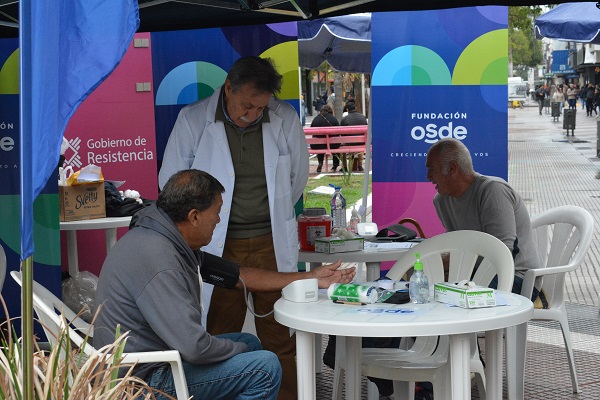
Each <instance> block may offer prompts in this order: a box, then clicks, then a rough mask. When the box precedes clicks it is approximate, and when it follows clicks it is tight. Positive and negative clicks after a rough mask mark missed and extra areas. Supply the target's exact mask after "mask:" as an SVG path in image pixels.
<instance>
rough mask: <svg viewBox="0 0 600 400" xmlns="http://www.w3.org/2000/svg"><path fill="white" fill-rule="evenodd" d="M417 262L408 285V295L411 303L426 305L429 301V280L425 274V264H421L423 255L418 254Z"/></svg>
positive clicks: (416, 255)
mask: <svg viewBox="0 0 600 400" xmlns="http://www.w3.org/2000/svg"><path fill="white" fill-rule="evenodd" d="M415 257H417V261H415V265H414V267H413V268H414V272H413V274H412V276H411V277H410V282H409V285H408V293H409V296H410V301H411V302H413V303H415V304H424V303H427V302H428V301H429V280H428V279H427V275H425V273H424V272H423V263H422V262H421V258H420V257H421V254H419V253H416V254H415Z"/></svg>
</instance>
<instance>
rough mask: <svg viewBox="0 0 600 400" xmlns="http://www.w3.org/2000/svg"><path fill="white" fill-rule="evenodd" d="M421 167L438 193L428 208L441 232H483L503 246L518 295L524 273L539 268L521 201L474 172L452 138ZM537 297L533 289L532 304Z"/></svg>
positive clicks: (502, 184) (500, 184)
mask: <svg viewBox="0 0 600 400" xmlns="http://www.w3.org/2000/svg"><path fill="white" fill-rule="evenodd" d="M425 165H426V167H427V180H428V181H430V182H431V183H433V184H434V185H435V188H436V190H437V191H438V193H437V194H436V195H435V197H434V199H433V204H434V206H435V209H436V211H437V214H438V217H439V218H440V220H441V221H442V224H443V225H444V228H446V231H448V232H450V231H456V230H464V229H468V230H474V231H481V232H486V233H489V234H490V235H492V236H495V237H496V238H498V239H500V240H501V241H502V242H503V243H504V244H506V246H507V247H508V249H509V250H511V252H512V254H513V258H514V260H515V280H514V285H513V290H512V291H513V292H514V293H520V292H521V286H522V283H523V279H522V278H523V276H524V275H525V272H526V271H527V270H528V269H535V268H540V266H541V260H540V257H539V254H538V250H537V246H536V245H535V243H534V241H533V232H532V230H531V220H530V219H529V213H528V212H527V209H526V208H525V204H524V203H523V200H522V199H521V196H520V195H519V194H518V193H517V192H516V191H515V190H514V189H513V188H512V187H510V186H509V185H508V183H507V182H506V181H504V180H503V179H500V178H497V177H491V176H484V175H480V174H478V173H476V172H475V171H474V170H473V161H472V159H471V155H470V153H469V150H468V149H467V147H466V146H465V145H464V144H463V143H462V142H461V141H460V140H457V139H453V138H448V139H442V140H439V141H437V142H436V143H435V144H433V145H432V146H431V148H430V149H429V151H428V153H427V161H426V164H425ZM537 297H538V291H537V290H536V289H534V293H533V299H532V300H535V299H536V298H537Z"/></svg>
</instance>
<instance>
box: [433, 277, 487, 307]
mask: <svg viewBox="0 0 600 400" xmlns="http://www.w3.org/2000/svg"><path fill="white" fill-rule="evenodd" d="M433 291H434V298H435V301H439V302H440V303H446V304H452V305H455V306H459V307H462V308H482V307H494V306H495V305H496V293H495V292H494V289H492V288H488V287H482V286H475V287H467V286H465V285H459V284H457V283H450V282H442V283H436V284H435V285H434V289H433Z"/></svg>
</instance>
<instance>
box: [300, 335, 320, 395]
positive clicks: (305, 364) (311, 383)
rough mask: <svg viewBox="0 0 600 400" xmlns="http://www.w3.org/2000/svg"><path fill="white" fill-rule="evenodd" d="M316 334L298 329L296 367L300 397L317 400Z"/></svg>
mask: <svg viewBox="0 0 600 400" xmlns="http://www.w3.org/2000/svg"><path fill="white" fill-rule="evenodd" d="M314 347H315V335H314V334H312V333H310V332H304V331H296V368H297V381H298V398H299V399H306V400H315V398H316V393H317V382H316V376H315V348H314Z"/></svg>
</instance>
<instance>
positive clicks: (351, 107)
mask: <svg viewBox="0 0 600 400" xmlns="http://www.w3.org/2000/svg"><path fill="white" fill-rule="evenodd" d="M346 108H347V109H348V111H356V104H354V102H353V101H349V102H347V103H346Z"/></svg>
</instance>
